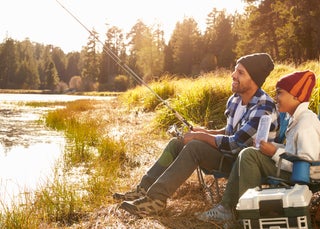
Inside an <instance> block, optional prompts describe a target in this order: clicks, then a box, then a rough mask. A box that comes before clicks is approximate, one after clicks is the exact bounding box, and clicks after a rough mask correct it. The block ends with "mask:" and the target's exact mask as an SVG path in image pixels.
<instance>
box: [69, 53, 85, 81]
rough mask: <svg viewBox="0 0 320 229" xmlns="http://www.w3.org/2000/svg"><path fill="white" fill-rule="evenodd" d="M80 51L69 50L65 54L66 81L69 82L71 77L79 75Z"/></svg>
mask: <svg viewBox="0 0 320 229" xmlns="http://www.w3.org/2000/svg"><path fill="white" fill-rule="evenodd" d="M79 62H80V53H79V52H71V53H68V54H67V67H66V79H65V80H66V82H69V81H70V79H71V77H73V76H79V75H80V73H81V70H80V66H79V65H80V64H79Z"/></svg>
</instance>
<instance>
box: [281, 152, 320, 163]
mask: <svg viewBox="0 0 320 229" xmlns="http://www.w3.org/2000/svg"><path fill="white" fill-rule="evenodd" d="M280 158H282V159H285V160H288V161H291V162H295V161H305V162H309V163H310V165H311V166H317V165H320V161H313V160H307V159H305V158H302V157H300V156H297V155H294V154H292V153H287V152H285V153H282V154H281V155H280Z"/></svg>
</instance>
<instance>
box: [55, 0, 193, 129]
mask: <svg viewBox="0 0 320 229" xmlns="http://www.w3.org/2000/svg"><path fill="white" fill-rule="evenodd" d="M56 2H57V3H58V4H59V5H60V6H61V7H62V8H63V9H64V10H65V11H66V12H67V13H68V14H69V15H70V16H71V17H73V19H75V20H76V21H77V22H78V23H79V24H80V25H81V26H82V27H83V28H84V29H85V30H87V31H88V33H89V34H90V35H91V36H93V37H94V39H95V40H96V41H98V42H99V43H100V44H101V45H102V47H103V51H104V52H105V53H107V55H109V56H110V58H111V59H112V60H113V61H114V62H115V63H116V64H118V65H119V66H120V67H121V68H122V69H123V70H124V71H125V72H127V73H128V74H129V75H131V76H132V77H133V78H134V79H135V80H136V81H137V82H138V83H141V84H143V85H144V86H145V87H147V88H148V89H149V90H150V91H151V93H152V94H153V95H154V96H156V97H157V98H158V99H159V100H160V101H161V102H162V103H163V104H165V105H166V106H167V107H168V108H169V109H170V110H171V111H172V112H173V113H174V114H175V116H176V117H177V118H178V119H179V120H180V121H181V122H182V123H183V124H185V125H186V126H187V127H188V128H189V129H190V130H192V128H193V127H192V125H191V124H190V123H189V122H188V121H187V120H186V119H184V118H183V117H182V115H180V114H179V113H178V112H177V111H176V110H175V109H173V108H172V107H171V106H170V105H169V104H168V103H167V101H165V100H164V99H162V98H161V97H160V96H159V95H158V94H157V93H156V92H155V91H154V90H152V88H151V87H150V86H149V85H148V84H147V83H146V82H145V81H143V79H142V78H141V77H139V76H138V75H137V74H136V73H135V72H134V71H133V70H132V69H131V68H130V67H129V66H128V65H126V64H125V63H123V61H122V60H121V59H120V58H119V57H118V56H117V55H116V54H115V53H114V52H113V51H112V50H111V49H110V48H108V47H106V46H105V45H104V43H103V42H102V41H101V40H100V39H99V38H98V37H97V36H96V35H95V34H94V33H93V32H92V31H91V30H89V29H88V27H87V26H85V24H83V23H82V22H81V21H80V20H79V18H78V17H76V16H75V15H74V14H73V13H72V12H71V11H70V10H68V9H67V8H66V7H65V6H64V5H63V4H62V3H61V2H60V1H59V0H56Z"/></svg>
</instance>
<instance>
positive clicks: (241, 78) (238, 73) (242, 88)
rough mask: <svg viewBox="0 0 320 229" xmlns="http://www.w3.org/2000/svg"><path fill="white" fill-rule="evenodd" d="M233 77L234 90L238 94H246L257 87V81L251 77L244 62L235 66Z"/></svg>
mask: <svg viewBox="0 0 320 229" xmlns="http://www.w3.org/2000/svg"><path fill="white" fill-rule="evenodd" d="M231 77H232V92H233V93H238V94H240V95H241V94H245V93H246V92H248V91H251V90H252V87H256V84H255V82H254V81H253V80H252V79H251V77H250V75H249V73H248V72H247V70H246V69H245V67H244V66H243V65H242V64H240V63H239V64H237V65H236V66H235V68H234V72H233V73H232V75H231Z"/></svg>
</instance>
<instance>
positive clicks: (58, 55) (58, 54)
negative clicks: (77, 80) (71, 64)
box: [51, 47, 68, 82]
mask: <svg viewBox="0 0 320 229" xmlns="http://www.w3.org/2000/svg"><path fill="white" fill-rule="evenodd" d="M51 59H52V61H53V63H54V66H55V68H56V71H57V74H58V75H59V78H60V80H62V81H64V82H68V78H67V75H66V55H65V54H64V52H63V51H62V49H61V48H58V47H52V49H51Z"/></svg>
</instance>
